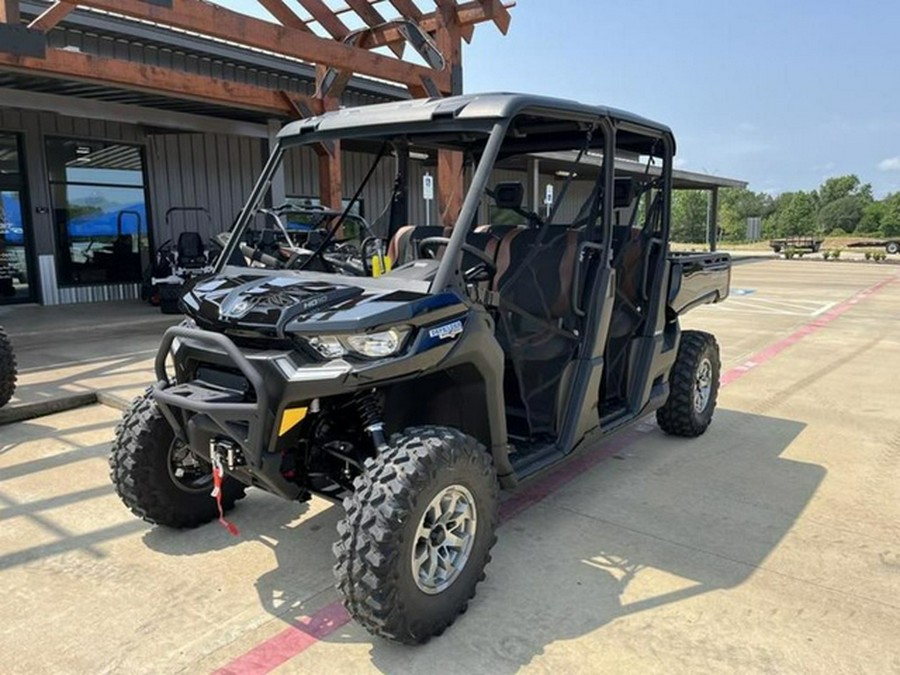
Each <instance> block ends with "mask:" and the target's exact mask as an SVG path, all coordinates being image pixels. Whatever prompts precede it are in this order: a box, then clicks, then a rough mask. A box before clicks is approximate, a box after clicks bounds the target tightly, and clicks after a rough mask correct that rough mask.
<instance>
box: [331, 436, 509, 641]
mask: <svg viewBox="0 0 900 675" xmlns="http://www.w3.org/2000/svg"><path fill="white" fill-rule="evenodd" d="M354 487H355V492H354V494H353V496H351V497H349V498H347V499H346V500H345V501H344V508H345V509H346V512H347V514H346V517H345V518H344V520H342V521H341V522H340V523H339V525H338V534H339V535H340V539H339V540H338V542H337V543H336V544H335V545H334V552H335V555H336V556H337V564H336V565H335V575H336V577H337V583H338V589H339V590H340V592H341V593H342V595H343V596H344V605H345V606H346V607H347V609H348V611H349V612H350V614H351V615H352V616H353V618H354V619H356V620H357V621H358V622H359V623H360V624H362V625H363V626H364V627H365V628H366V629H367V630H368V631H369V632H371V633H373V634H375V635H379V636H381V637H384V638H387V639H389V640H395V641H397V642H403V643H407V644H417V643H421V642H425V641H427V640H428V639H429V638H431V637H432V636H435V635H440V634H441V633H442V632H444V630H445V629H446V628H447V627H448V626H449V625H450V624H452V623H453V621H454V620H455V619H456V617H457V616H458V615H459V614H460V613H462V612H464V611H465V610H466V607H467V605H468V602H469V600H470V599H471V598H472V597H473V596H474V595H475V587H476V585H477V584H478V582H479V581H481V580H482V579H483V578H484V568H485V566H486V565H487V563H488V562H489V561H490V550H491V547H492V546H493V545H494V542H495V541H496V536H495V534H494V529H495V527H496V523H497V506H498V502H499V497H498V488H497V478H496V475H495V472H494V468H493V464H492V462H491V457H490V455H489V454H488V452H487V450H486V449H485V448H484V446H483V445H481V444H480V443H478V442H477V441H476V440H475V439H473V438H471V437H469V436H466V435H465V434H463V433H461V432H459V431H457V430H455V429H450V428H446V427H418V428H414V429H408V430H406V431H404V432H403V433H401V434H397V435H395V436H394V437H393V438H392V439H391V443H390V448H389V449H388V450H387V451H385V452H383V453H381V454H380V455H379V456H378V457H375V458H372V459H369V460H367V461H366V464H365V471H364V473H363V474H362V475H360V476H359V477H358V478H357V479H356V481H355V482H354Z"/></svg>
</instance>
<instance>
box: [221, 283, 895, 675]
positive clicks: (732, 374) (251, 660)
mask: <svg viewBox="0 0 900 675" xmlns="http://www.w3.org/2000/svg"><path fill="white" fill-rule="evenodd" d="M898 278H900V274H895V275H894V276H891V277H888V278H887V279H884V280H882V281H880V282H878V283H877V284H875V285H873V286H870V287H869V288H865V289H863V290H861V291H858V292H857V293H855V294H854V295H853V296H852V297H850V298H848V299H847V300H844V301H843V302H841V303H838V304H837V305H835V306H834V307H832V308H831V309H830V310H829V311H828V312H827V313H823V314H822V315H821V316H820V317H819V318H817V319H816V320H815V321H811V322H810V323H807V324H805V325H804V326H801V327H800V328H799V329H797V330H796V331H794V332H793V333H791V334H790V335H789V336H787V337H786V338H784V339H782V340H779V341H778V342H775V343H774V344H771V345H769V346H768V347H766V348H764V349H763V350H762V351H759V352H757V353H755V354H753V355H752V356H751V357H750V358H749V359H747V360H746V361H745V362H744V363H743V364H741V365H739V366H735V367H734V368H731V369H730V370H729V371H728V372H727V373H724V374H723V375H722V376H721V378H720V383H721V384H720V387H727V386H728V385H729V384H731V383H732V382H734V381H735V380H739V379H740V378H742V377H743V376H744V375H746V374H747V373H748V372H750V371H751V370H754V369H755V368H758V367H759V366H761V365H763V364H765V363H766V362H767V361H771V360H772V359H774V358H775V357H776V356H778V355H779V354H781V352H783V351H785V350H786V349H788V348H789V347H792V346H793V345H795V344H797V343H798V342H799V341H800V340H802V339H803V338H805V337H807V336H809V335H812V334H813V333H816V332H818V331H820V330H821V329H822V328H824V327H825V326H827V325H828V324H829V323H831V322H832V321H834V320H835V319H837V318H838V317H840V316H841V315H842V314H844V313H846V312H847V311H848V310H850V309H852V308H853V307H854V306H855V305H856V304H858V303H859V302H860V301H862V300H865V299H866V298H868V297H870V296H872V295H874V294H876V293H878V292H879V291H881V290H882V289H883V288H884V287H885V286H887V285H888V284H890V283H892V282H894V281H896V280H897V279H898ZM640 436H641V434H640V432H639V431H638V430H636V428H632V429H630V430H628V431H624V432H621V433H619V434H617V435H615V436H613V437H612V438H610V439H609V440H608V441H605V442H604V443H603V445H602V446H600V447H598V448H597V450H596V451H595V452H591V453H586V454H584V455H581V456H579V457H573V458H572V459H571V460H568V461H566V462H565V463H564V464H562V465H560V466H559V467H557V468H556V469H554V470H551V471H550V472H549V473H548V474H546V475H545V476H544V477H543V478H541V479H539V480H537V481H534V482H529V483H526V487H525V488H524V489H523V490H522V491H521V492H517V493H516V494H514V495H513V496H512V497H510V498H509V499H507V500H505V501H504V502H503V503H502V504H501V505H500V522H501V523H504V522H506V521H507V520H510V519H511V518H515V517H516V516H517V515H519V514H520V513H522V512H523V511H525V510H526V509H528V508H529V507H530V506H534V505H535V504H537V503H539V502H541V501H543V500H544V499H545V498H547V497H549V496H550V495H551V494H553V493H554V492H556V491H557V490H558V489H559V488H561V487H563V486H564V485H566V484H568V483H570V482H571V481H573V480H574V479H575V478H577V477H578V476H581V475H582V474H583V473H584V472H585V471H587V470H588V469H591V468H592V467H594V466H595V465H597V464H599V463H600V462H602V461H603V460H604V459H607V458H609V457H611V456H612V455H615V454H616V453H617V452H620V451H621V450H623V449H625V448H626V447H628V446H629V445H631V444H632V443H634V441H636V440H637V439H639V438H640ZM349 622H350V615H349V614H348V613H347V610H345V609H344V606H343V604H341V601H340V600H336V601H335V602H332V603H331V604H329V605H326V606H325V607H323V608H322V609H320V610H319V611H318V612H316V613H315V614H313V615H312V616H311V617H309V618H304V619H301V625H294V626H291V627H289V628H286V629H285V630H283V631H281V632H280V633H278V634H277V635H274V636H272V637H271V638H269V639H268V640H265V641H263V642H261V643H260V644H258V645H256V646H255V647H253V648H251V649H250V650H249V651H248V652H246V653H245V654H243V655H242V656H239V657H237V658H236V659H234V660H233V661H231V662H230V663H229V664H228V665H226V666H224V667H222V668H220V669H219V670H216V671H215V672H214V675H263V674H264V673H269V672H271V671H272V670H274V669H275V668H277V667H278V666H280V665H281V664H283V663H286V662H287V661H289V660H290V659H292V658H294V657H295V656H298V655H300V654H301V653H303V652H304V651H306V650H307V649H309V648H310V647H312V646H313V645H314V644H315V643H316V642H318V641H320V640H323V639H325V638H326V637H328V636H329V635H331V634H332V633H334V632H335V631H337V630H338V629H339V628H340V627H341V626H344V625H345V624H347V623H349Z"/></svg>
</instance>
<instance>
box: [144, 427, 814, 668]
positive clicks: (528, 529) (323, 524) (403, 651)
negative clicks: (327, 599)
mask: <svg viewBox="0 0 900 675" xmlns="http://www.w3.org/2000/svg"><path fill="white" fill-rule="evenodd" d="M804 426H805V425H803V424H801V423H798V422H795V421H790V420H784V419H776V418H773V417H765V416H760V415H748V414H744V413H739V412H734V411H728V410H720V411H719V412H718V413H717V419H716V423H715V425H714V426H713V427H712V428H711V429H710V432H709V433H708V434H707V435H706V436H704V437H703V438H701V439H696V440H693V441H684V440H680V439H670V438H665V437H663V436H662V434H661V432H659V431H653V432H651V433H647V434H643V435H641V436H640V437H639V438H638V440H637V441H636V442H635V443H634V444H632V445H631V446H629V447H628V448H627V449H626V450H625V451H624V452H620V453H618V454H617V455H616V457H617V459H610V460H608V461H603V462H601V463H600V464H599V465H597V466H596V467H594V468H593V469H591V470H590V471H587V472H586V473H584V474H582V475H580V476H579V477H578V478H576V479H575V480H574V481H573V482H572V483H570V484H568V485H566V486H564V487H563V488H562V489H561V490H559V491H558V492H557V493H555V494H553V495H551V496H549V497H548V498H547V499H545V500H544V501H543V502H540V503H539V504H537V505H535V506H533V507H531V508H529V509H528V510H526V511H524V512H522V513H521V514H519V515H517V516H515V517H514V518H513V519H511V520H510V521H508V522H507V523H505V524H504V525H503V527H502V528H501V530H500V538H499V543H498V545H497V546H496V548H495V549H494V560H493V562H492V563H491V565H490V566H489V568H488V577H487V581H486V582H484V583H483V584H482V585H481V586H480V587H479V593H478V596H476V598H475V600H474V601H473V602H472V604H471V606H470V608H469V611H468V613H467V614H466V615H465V617H463V618H462V619H461V620H460V621H458V622H457V623H456V624H455V625H454V626H453V627H452V628H451V629H450V630H449V631H448V632H447V633H445V635H444V636H442V637H441V638H438V639H436V640H433V641H432V642H430V643H429V644H427V645H425V646H423V647H419V648H412V649H411V648H408V647H402V646H397V645H393V644H390V643H388V642H385V641H382V640H378V639H374V638H370V637H369V636H368V635H365V634H363V633H362V631H361V630H359V629H353V630H351V631H349V632H346V631H338V632H336V633H334V634H332V635H331V636H329V637H327V638H326V640H327V641H329V642H336V643H341V642H356V641H358V640H359V639H363V640H364V641H366V642H371V645H372V647H371V652H370V655H371V659H372V663H373V665H375V666H376V667H377V668H379V669H381V670H382V671H384V672H397V671H398V670H401V669H402V670H412V671H415V672H437V671H438V670H441V671H447V670H448V669H447V668H444V667H443V666H442V667H438V664H445V665H448V664H450V665H452V668H449V670H452V671H454V672H464V671H468V672H487V671H489V672H492V673H505V672H510V673H512V672H515V671H517V670H518V669H519V668H521V667H522V666H523V665H527V664H529V663H530V662H531V660H532V659H533V658H534V657H535V656H538V655H540V654H542V653H543V652H544V650H545V648H546V646H548V645H551V644H553V643H556V642H558V641H564V640H571V639H574V638H578V637H581V636H584V635H587V634H589V633H592V632H594V631H596V630H598V629H600V628H602V627H604V626H606V625H607V624H609V623H610V622H611V621H614V620H615V619H617V618H620V617H624V616H628V615H633V614H637V613H640V612H643V611H645V610H648V609H653V608H658V607H663V606H666V605H671V604H674V603H678V602H681V601H683V600H687V599H689V598H692V597H695V596H698V595H701V594H705V593H709V592H711V591H715V590H720V589H729V588H733V587H735V586H738V585H739V584H741V583H743V582H744V581H745V580H747V579H748V578H749V577H750V576H751V575H752V574H753V573H754V571H755V570H756V569H757V568H758V567H759V566H760V565H761V564H762V563H763V562H764V561H765V559H766V558H767V557H768V556H769V555H770V554H771V553H772V551H773V550H774V549H775V548H776V547H777V546H778V544H779V542H780V541H781V540H782V538H783V537H784V536H785V534H786V533H787V532H788V531H789V530H790V529H791V527H792V526H793V524H794V523H795V522H796V520H797V518H798V517H799V516H800V514H801V513H802V512H803V510H804V508H805V506H806V504H807V503H808V502H809V500H810V498H811V497H812V496H813V494H814V493H815V491H816V489H817V487H818V485H819V484H820V483H821V481H822V479H823V478H824V475H825V470H824V469H823V468H822V467H819V466H817V465H812V464H807V463H802V462H797V461H793V460H790V459H785V458H783V457H782V456H781V455H782V453H783V452H784V450H785V449H786V448H787V447H788V446H790V444H791V443H792V442H793V441H794V439H795V438H796V437H797V436H798V435H799V434H800V433H801V432H802V430H803V429H804ZM601 447H602V446H598V448H597V450H600V449H601ZM538 480H540V479H538ZM305 509H306V505H298V504H292V503H285V502H281V501H279V500H277V499H275V498H272V497H270V496H268V495H259V494H251V495H250V496H249V497H248V499H247V500H246V501H245V502H240V503H239V505H238V508H237V509H236V510H235V512H234V518H233V520H235V522H237V524H238V525H239V526H240V528H241V535H242V536H241V538H238V539H234V538H231V537H229V536H227V534H225V533H224V531H222V530H221V528H219V527H218V526H216V525H210V526H207V527H204V528H201V529H199V530H195V531H192V532H190V533H178V532H171V531H166V530H163V529H161V528H154V529H152V530H150V531H148V532H147V533H146V534H145V536H144V542H145V543H146V545H147V546H148V547H150V548H152V549H153V550H156V551H159V552H162V553H166V554H170V555H192V554H197V553H202V552H207V551H211V550H218V549H222V548H225V547H229V546H235V545H239V544H240V543H241V542H242V541H246V540H248V539H249V540H253V541H259V542H262V543H264V544H265V545H266V546H267V547H269V548H271V550H272V552H273V553H274V554H275V557H276V560H277V564H276V565H275V566H274V567H273V569H272V570H271V571H270V572H267V573H265V574H263V575H262V576H261V577H260V578H259V579H257V580H256V587H257V590H258V593H259V597H260V603H261V605H262V606H263V608H264V609H265V610H266V611H267V612H269V613H270V614H272V615H273V616H275V617H278V618H280V619H281V620H283V621H285V623H288V624H293V625H299V624H297V622H296V619H298V618H299V617H300V616H303V615H309V614H312V613H313V611H315V610H317V609H318V607H312V608H311V607H308V606H307V605H306V603H308V602H309V601H310V600H311V599H312V598H314V597H315V596H317V595H319V594H321V592H322V591H325V590H327V589H328V588H329V585H330V584H331V571H330V570H331V566H332V564H333V559H332V555H331V543H332V542H333V541H334V539H335V538H336V534H335V525H336V523H337V521H338V519H339V518H340V516H341V509H340V508H339V507H338V508H327V509H325V510H324V511H321V512H319V513H316V514H315V515H313V516H311V517H309V518H307V519H305V520H299V521H298V519H299V518H300V516H301V515H302V514H303V512H304V510H305ZM250 581H251V580H250V579H248V583H250ZM663 629H664V628H663ZM649 630H651V631H653V630H657V627H656V626H654V627H652V628H650V629H649Z"/></svg>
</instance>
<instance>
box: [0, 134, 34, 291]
mask: <svg viewBox="0 0 900 675" xmlns="http://www.w3.org/2000/svg"><path fill="white" fill-rule="evenodd" d="M21 160H22V155H21V152H20V143H19V137H18V135H17V134H8V133H0V304H8V303H11V302H28V301H31V300H33V299H34V287H33V285H32V283H31V279H32V277H31V255H30V250H29V246H30V243H31V231H30V225H29V222H28V216H29V212H28V209H27V208H26V207H25V204H26V201H27V200H26V198H25V197H26V195H25V176H24V175H23V172H22V161H21Z"/></svg>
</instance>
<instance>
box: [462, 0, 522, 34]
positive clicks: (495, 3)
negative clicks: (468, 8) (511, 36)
mask: <svg viewBox="0 0 900 675" xmlns="http://www.w3.org/2000/svg"><path fill="white" fill-rule="evenodd" d="M479 4H480V5H481V9H482V10H483V11H484V12H485V13H486V14H488V15H489V16H490V17H491V19H492V20H493V21H494V24H495V25H496V26H497V28H499V29H500V32H501V33H503V34H504V35H506V34H507V33H508V32H509V24H510V21H512V17H511V16H510V15H509V9H508V8H507V7H508V6H507V5H504V4H503V2H501V0H481V1H480V3H479ZM514 4H515V3H514ZM460 21H464V19H463V17H460Z"/></svg>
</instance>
